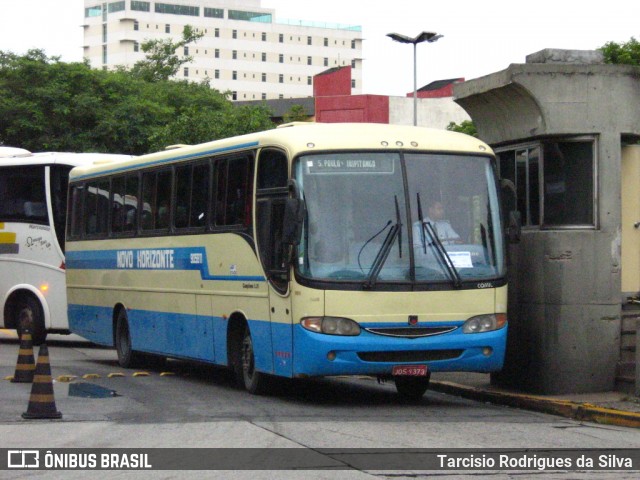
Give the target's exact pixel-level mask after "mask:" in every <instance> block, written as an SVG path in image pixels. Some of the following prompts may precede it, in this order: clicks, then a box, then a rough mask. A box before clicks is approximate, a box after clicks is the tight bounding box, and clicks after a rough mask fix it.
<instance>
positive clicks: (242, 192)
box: [216, 157, 252, 226]
mask: <svg viewBox="0 0 640 480" xmlns="http://www.w3.org/2000/svg"><path fill="white" fill-rule="evenodd" d="M250 164H251V159H250V158H249V157H241V158H233V159H225V160H220V161H218V163H217V164H216V187H217V189H216V225H244V226H248V225H249V223H250V220H251V209H250V208H251V176H250V172H251V170H252V169H251V165H250Z"/></svg>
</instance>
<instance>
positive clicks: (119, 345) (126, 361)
mask: <svg viewBox="0 0 640 480" xmlns="http://www.w3.org/2000/svg"><path fill="white" fill-rule="evenodd" d="M115 344H116V353H117V354H118V363H119V364H120V366H121V367H123V368H136V367H139V366H141V365H142V363H143V356H142V354H141V353H138V352H135V351H133V349H132V348H131V333H130V331H129V320H128V319H127V312H126V311H125V310H124V309H121V310H120V311H119V312H118V318H117V320H116V334H115Z"/></svg>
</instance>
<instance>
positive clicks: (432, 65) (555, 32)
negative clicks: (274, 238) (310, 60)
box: [0, 0, 640, 95]
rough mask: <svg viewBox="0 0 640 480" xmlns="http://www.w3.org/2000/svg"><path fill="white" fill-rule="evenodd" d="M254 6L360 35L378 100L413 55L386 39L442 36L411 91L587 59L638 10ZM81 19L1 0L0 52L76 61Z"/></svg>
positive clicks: (72, 7) (70, 3)
mask: <svg viewBox="0 0 640 480" xmlns="http://www.w3.org/2000/svg"><path fill="white" fill-rule="evenodd" d="M167 1H168V2H169V0H167ZM96 3H99V1H98V0H96ZM262 6H263V7H267V8H275V9H276V18H280V19H297V20H311V21H325V22H331V23H342V24H350V25H360V26H362V36H363V38H364V39H365V40H364V50H363V57H364V68H365V70H364V75H363V81H364V93H370V94H381V95H404V94H405V93H407V92H410V91H412V89H413V47H412V46H411V45H403V44H399V43H396V42H393V41H392V40H391V39H389V38H387V37H386V36H385V35H386V34H387V33H390V32H398V33H402V34H405V35H408V36H412V37H413V36H415V35H417V34H418V33H420V32H422V31H432V32H436V33H439V34H441V35H443V38H441V39H440V40H439V41H437V42H436V43H433V44H428V43H424V44H421V45H418V61H417V63H418V87H420V86H423V85H426V84H428V83H430V82H432V81H434V80H441V79H447V78H458V77H464V78H465V79H467V80H469V79H471V78H477V77H480V76H483V75H487V74H490V73H493V72H497V71H500V70H503V69H505V68H507V67H508V66H509V65H510V64H512V63H524V61H525V57H526V56H527V55H528V54H530V53H533V52H537V51H539V50H542V49H544V48H564V49H579V50H593V49H596V48H598V47H601V46H602V45H604V44H605V43H606V42H608V41H615V42H619V43H620V42H626V41H628V40H629V39H630V38H631V37H635V38H636V39H640V2H639V1H638V0H608V1H606V2H596V3H593V2H584V1H580V2H578V1H573V0H571V1H567V0H535V1H530V2H523V1H518V0H484V1H478V0H457V1H446V0H437V1H433V0H321V1H318V0H262ZM83 16H84V3H83V1H82V0H0V50H5V51H7V50H8V51H12V52H15V53H19V54H22V53H24V52H26V51H27V50H28V49H29V48H41V49H44V50H45V52H46V53H47V54H48V55H60V56H61V57H62V60H65V61H76V60H81V59H82V42H83V39H82V28H81V27H80V25H82V23H83ZM54 25H56V26H57V28H56V29H55V30H54V28H53V26H54Z"/></svg>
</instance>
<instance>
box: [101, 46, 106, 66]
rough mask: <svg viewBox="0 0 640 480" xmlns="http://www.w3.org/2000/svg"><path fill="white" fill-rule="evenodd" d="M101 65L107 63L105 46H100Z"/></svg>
mask: <svg viewBox="0 0 640 480" xmlns="http://www.w3.org/2000/svg"><path fill="white" fill-rule="evenodd" d="M102 63H103V64H106V63H107V46H106V45H103V46H102Z"/></svg>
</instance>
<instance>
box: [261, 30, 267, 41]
mask: <svg viewBox="0 0 640 480" xmlns="http://www.w3.org/2000/svg"><path fill="white" fill-rule="evenodd" d="M262 41H263V42H266V41H267V32H262Z"/></svg>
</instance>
